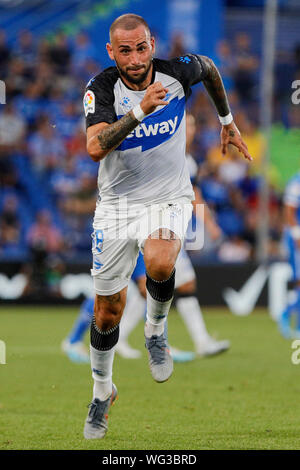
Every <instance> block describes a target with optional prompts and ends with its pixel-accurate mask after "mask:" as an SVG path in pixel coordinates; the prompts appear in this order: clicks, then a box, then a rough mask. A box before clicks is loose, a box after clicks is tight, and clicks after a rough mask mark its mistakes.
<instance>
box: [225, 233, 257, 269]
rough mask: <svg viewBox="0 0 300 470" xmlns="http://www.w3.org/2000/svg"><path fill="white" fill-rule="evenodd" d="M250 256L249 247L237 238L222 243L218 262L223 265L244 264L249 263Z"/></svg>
mask: <svg viewBox="0 0 300 470" xmlns="http://www.w3.org/2000/svg"><path fill="white" fill-rule="evenodd" d="M250 255H251V247H250V245H249V244H248V243H247V242H245V241H244V240H243V239H242V238H240V237H238V236H233V237H231V238H229V239H228V240H226V241H225V242H223V244H222V246H221V248H220V249H219V251H218V256H219V260H220V261H222V262H223V263H245V262H246V261H249V259H250Z"/></svg>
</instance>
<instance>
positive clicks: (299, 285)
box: [278, 172, 300, 338]
mask: <svg viewBox="0 0 300 470" xmlns="http://www.w3.org/2000/svg"><path fill="white" fill-rule="evenodd" d="M283 204H284V222H285V229H284V245H285V248H286V252H287V255H288V262H289V263H290V265H291V267H292V272H293V275H292V276H293V277H292V282H293V288H294V292H293V294H294V295H293V296H292V297H293V298H292V300H290V301H289V303H288V304H287V306H286V308H285V310H284V311H283V312H282V314H281V316H280V317H279V320H278V326H279V330H280V332H281V333H282V335H283V336H284V337H285V338H300V172H299V173H297V174H296V175H295V176H293V177H292V178H291V179H290V181H289V182H288V184H287V186H286V189H285V193H284V197H283ZM293 321H294V325H293Z"/></svg>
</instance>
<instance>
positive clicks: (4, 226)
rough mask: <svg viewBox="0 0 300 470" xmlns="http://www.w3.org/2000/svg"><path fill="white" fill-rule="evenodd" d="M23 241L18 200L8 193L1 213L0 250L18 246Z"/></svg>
mask: <svg viewBox="0 0 300 470" xmlns="http://www.w3.org/2000/svg"><path fill="white" fill-rule="evenodd" d="M20 241H21V236H20V221H19V215H18V200H17V198H16V197H15V196H13V195H8V196H7V197H6V198H5V200H4V203H3V206H2V212H1V215H0V251H5V250H6V251H7V250H10V249H11V248H12V247H18V246H19V243H20Z"/></svg>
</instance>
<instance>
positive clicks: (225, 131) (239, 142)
mask: <svg viewBox="0 0 300 470" xmlns="http://www.w3.org/2000/svg"><path fill="white" fill-rule="evenodd" d="M228 144H232V145H234V146H235V147H236V148H237V149H238V150H239V152H241V153H242V154H243V155H244V157H245V158H246V159H247V160H250V161H251V162H252V160H253V158H252V157H251V155H250V153H249V152H248V147H247V145H246V144H245V142H244V141H243V139H242V137H241V134H240V131H239V130H238V128H237V127H236V125H235V124H234V122H233V121H232V123H231V124H228V125H227V126H222V130H221V145H222V155H223V156H225V155H226V152H227V146H228Z"/></svg>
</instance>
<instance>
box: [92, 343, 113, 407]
mask: <svg viewBox="0 0 300 470" xmlns="http://www.w3.org/2000/svg"><path fill="white" fill-rule="evenodd" d="M114 354H115V348H112V349H109V350H108V351H98V349H95V348H93V346H91V345H90V357H91V368H92V377H93V379H94V388H93V399H94V398H99V400H101V401H104V400H107V398H108V397H109V396H110V395H111V392H112V367H113V361H114Z"/></svg>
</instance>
